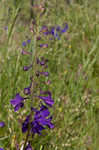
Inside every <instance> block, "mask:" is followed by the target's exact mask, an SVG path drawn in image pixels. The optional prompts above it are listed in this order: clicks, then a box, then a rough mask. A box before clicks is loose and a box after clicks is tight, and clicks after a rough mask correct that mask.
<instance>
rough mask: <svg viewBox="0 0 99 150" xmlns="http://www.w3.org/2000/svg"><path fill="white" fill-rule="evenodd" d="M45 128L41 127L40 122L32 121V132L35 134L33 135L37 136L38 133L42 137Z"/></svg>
mask: <svg viewBox="0 0 99 150" xmlns="http://www.w3.org/2000/svg"><path fill="white" fill-rule="evenodd" d="M44 129H45V128H44V127H43V126H42V125H40V124H39V123H38V121H36V120H35V121H32V122H31V132H32V133H33V134H35V133H37V134H40V135H41V131H42V130H44Z"/></svg>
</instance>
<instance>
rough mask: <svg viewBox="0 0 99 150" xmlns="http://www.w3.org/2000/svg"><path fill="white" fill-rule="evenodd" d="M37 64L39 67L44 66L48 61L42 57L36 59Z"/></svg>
mask: <svg viewBox="0 0 99 150" xmlns="http://www.w3.org/2000/svg"><path fill="white" fill-rule="evenodd" d="M36 62H37V64H40V65H41V66H44V65H45V64H46V62H48V59H45V58H44V57H42V58H41V60H39V58H37V59H36Z"/></svg>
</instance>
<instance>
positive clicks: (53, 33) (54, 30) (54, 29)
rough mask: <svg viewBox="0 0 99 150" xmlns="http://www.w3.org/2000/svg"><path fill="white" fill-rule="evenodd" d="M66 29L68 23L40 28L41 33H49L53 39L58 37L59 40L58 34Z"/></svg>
mask: <svg viewBox="0 0 99 150" xmlns="http://www.w3.org/2000/svg"><path fill="white" fill-rule="evenodd" d="M67 30H68V24H67V23H65V24H64V26H63V27H60V26H56V27H51V29H48V27H47V26H43V27H42V28H41V31H40V32H41V33H43V34H44V35H51V36H52V37H54V39H58V40H60V36H61V35H62V34H63V33H65V32H66V31H67ZM52 39H53V38H50V40H52Z"/></svg>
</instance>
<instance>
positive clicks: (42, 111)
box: [34, 105, 50, 119]
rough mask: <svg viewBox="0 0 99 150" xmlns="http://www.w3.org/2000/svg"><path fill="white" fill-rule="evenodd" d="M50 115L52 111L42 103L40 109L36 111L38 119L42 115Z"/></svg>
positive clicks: (35, 117)
mask: <svg viewBox="0 0 99 150" xmlns="http://www.w3.org/2000/svg"><path fill="white" fill-rule="evenodd" d="M49 115H50V112H49V110H48V108H47V107H46V106H45V105H42V106H41V108H40V110H39V111H36V113H35V116H34V119H38V118H41V117H44V118H45V117H48V116H49Z"/></svg>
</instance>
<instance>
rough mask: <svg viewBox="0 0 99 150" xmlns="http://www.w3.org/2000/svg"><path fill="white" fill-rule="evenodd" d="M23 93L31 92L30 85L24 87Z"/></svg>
mask: <svg viewBox="0 0 99 150" xmlns="http://www.w3.org/2000/svg"><path fill="white" fill-rule="evenodd" d="M24 94H26V95H29V94H31V89H30V87H27V88H24Z"/></svg>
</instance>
